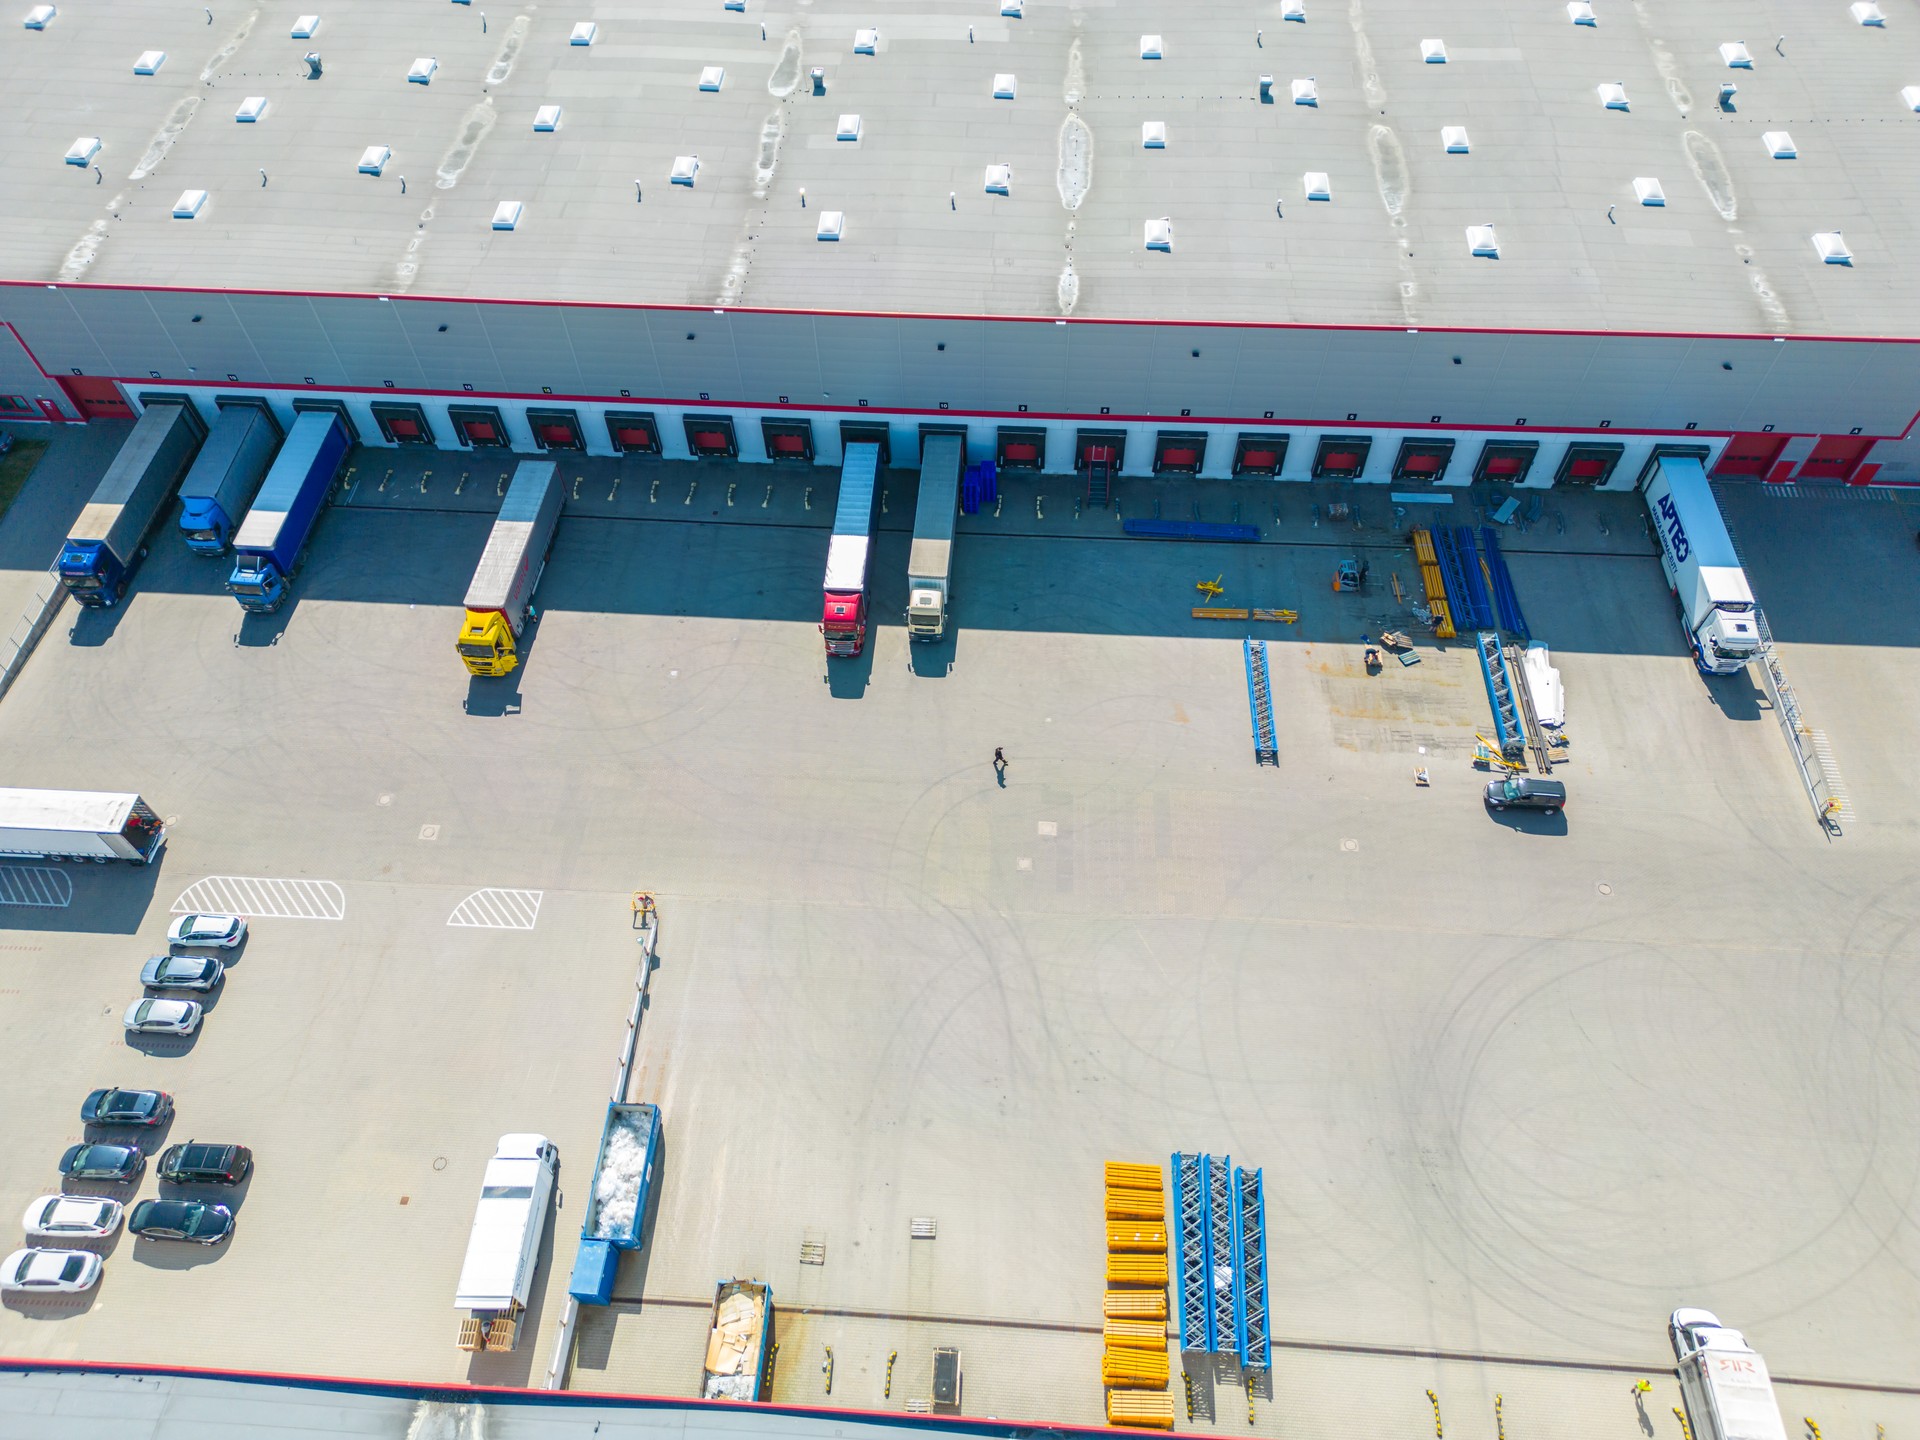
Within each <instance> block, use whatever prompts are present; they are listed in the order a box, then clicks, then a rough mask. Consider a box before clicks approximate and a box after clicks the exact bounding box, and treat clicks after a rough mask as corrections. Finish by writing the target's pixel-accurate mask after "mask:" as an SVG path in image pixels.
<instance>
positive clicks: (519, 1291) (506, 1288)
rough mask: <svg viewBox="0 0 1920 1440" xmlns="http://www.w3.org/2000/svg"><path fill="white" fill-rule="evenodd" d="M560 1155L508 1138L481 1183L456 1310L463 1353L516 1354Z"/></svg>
mask: <svg viewBox="0 0 1920 1440" xmlns="http://www.w3.org/2000/svg"><path fill="white" fill-rule="evenodd" d="M559 1172H560V1152H559V1150H558V1149H556V1148H555V1146H554V1144H553V1142H552V1141H551V1140H549V1139H547V1137H546V1136H544V1135H533V1134H512V1135H502V1136H501V1137H500V1143H499V1144H498V1145H496V1146H495V1147H494V1152H493V1158H492V1159H491V1160H489V1161H488V1162H487V1170H486V1174H485V1175H484V1176H483V1177H482V1178H481V1181H480V1204H479V1206H478V1207H477V1208H476V1209H475V1210H474V1212H473V1232H472V1233H471V1234H470V1235H468V1236H467V1254H466V1258H465V1259H464V1260H462V1261H461V1262H460V1283H459V1284H458V1285H457V1286H456V1287H455V1289H454V1295H453V1305H454V1308H455V1309H456V1310H464V1311H466V1312H467V1316H466V1318H465V1319H464V1320H462V1321H461V1322H460V1348H461V1349H462V1350H511V1349H513V1347H514V1344H515V1342H516V1341H517V1340H518V1338H519V1330H520V1317H521V1315H522V1314H523V1313H524V1312H525V1310H526V1308H527V1296H528V1295H529V1294H530V1293H531V1291H532V1289H533V1274H534V1271H535V1270H536V1269H537V1268H538V1267H539V1264H540V1241H541V1239H542V1237H543V1236H545V1234H546V1232H547V1201H548V1200H549V1199H550V1198H551V1197H552V1195H553V1186H554V1180H555V1179H556V1177H557V1176H558V1175H559Z"/></svg>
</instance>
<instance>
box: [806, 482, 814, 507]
mask: <svg viewBox="0 0 1920 1440" xmlns="http://www.w3.org/2000/svg"><path fill="white" fill-rule="evenodd" d="M805 498H806V504H807V509H809V510H811V509H812V508H813V487H812V486H811V485H809V486H807V493H806V497H805Z"/></svg>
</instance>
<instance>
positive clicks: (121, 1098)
mask: <svg viewBox="0 0 1920 1440" xmlns="http://www.w3.org/2000/svg"><path fill="white" fill-rule="evenodd" d="M172 1118H173V1097H172V1096H171V1095H169V1094H167V1092H166V1091H164V1090H119V1089H108V1090H96V1091H94V1092H93V1093H92V1094H91V1095H89V1096H87V1098H86V1099H85V1100H83V1101H81V1102H80V1123H81V1124H82V1125H164V1124H166V1123H167V1121H169V1120H170V1119H172Z"/></svg>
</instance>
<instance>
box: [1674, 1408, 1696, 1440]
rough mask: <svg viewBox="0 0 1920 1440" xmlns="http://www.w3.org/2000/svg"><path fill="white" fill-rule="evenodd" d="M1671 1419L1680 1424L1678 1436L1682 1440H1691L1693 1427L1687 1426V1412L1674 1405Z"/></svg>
mask: <svg viewBox="0 0 1920 1440" xmlns="http://www.w3.org/2000/svg"><path fill="white" fill-rule="evenodd" d="M1673 1418H1674V1419H1676V1420H1678V1421H1679V1422H1680V1434H1681V1436H1682V1437H1683V1440H1693V1427H1692V1426H1691V1425H1689V1424H1687V1412H1686V1411H1684V1410H1682V1409H1681V1408H1680V1407H1679V1406H1678V1405H1676V1406H1674V1407H1673Z"/></svg>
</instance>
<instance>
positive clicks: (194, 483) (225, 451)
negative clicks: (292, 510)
mask: <svg viewBox="0 0 1920 1440" xmlns="http://www.w3.org/2000/svg"><path fill="white" fill-rule="evenodd" d="M279 448H280V425H279V422H278V421H276V420H275V419H274V418H273V412H272V411H270V410H268V409H267V407H266V406H265V404H262V403H257V402H254V401H229V402H224V403H222V404H221V406H220V415H219V418H218V419H216V420H215V421H214V422H213V428H212V429H210V430H209V431H208V432H207V442H206V444H204V445H202V446H201V447H200V458H199V459H197V460H195V461H194V462H193V468H192V469H191V470H189V471H188V472H187V478H186V479H185V480H184V481H182V482H181V485H180V533H181V534H182V535H183V536H185V537H186V541H187V548H188V549H189V550H191V551H193V553H194V554H196V555H224V554H226V553H227V547H228V546H229V545H230V544H231V543H232V541H233V532H234V531H235V530H237V529H239V528H240V520H241V517H242V516H244V515H245V514H246V513H247V506H249V505H251V504H252V503H253V497H254V495H255V494H256V493H257V492H258V491H259V489H260V482H261V481H262V480H264V479H265V478H266V475H267V468H268V467H269V466H270V465H272V464H273V457H274V454H275V452H276V451H278V450H279Z"/></svg>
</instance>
